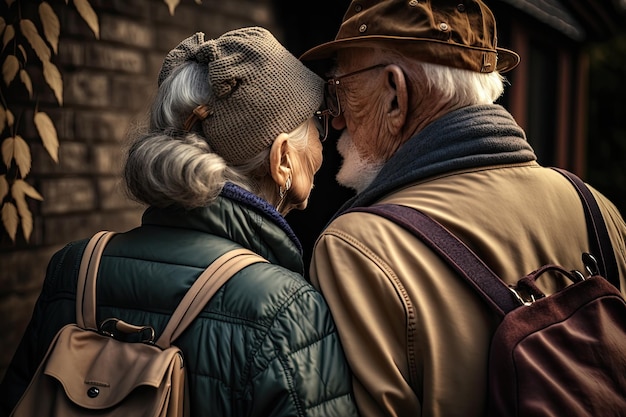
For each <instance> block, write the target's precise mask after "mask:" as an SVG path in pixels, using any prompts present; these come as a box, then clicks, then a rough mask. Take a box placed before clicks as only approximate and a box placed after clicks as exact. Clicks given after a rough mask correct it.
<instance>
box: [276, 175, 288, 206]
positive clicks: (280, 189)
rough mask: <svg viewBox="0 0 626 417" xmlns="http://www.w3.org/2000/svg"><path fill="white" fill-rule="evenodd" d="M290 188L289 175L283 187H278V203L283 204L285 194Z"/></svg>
mask: <svg viewBox="0 0 626 417" xmlns="http://www.w3.org/2000/svg"><path fill="white" fill-rule="evenodd" d="M290 188H291V174H289V176H288V177H287V181H285V185H283V186H280V187H278V195H279V196H280V202H281V203H282V202H283V199H284V198H285V194H287V191H289V189H290Z"/></svg>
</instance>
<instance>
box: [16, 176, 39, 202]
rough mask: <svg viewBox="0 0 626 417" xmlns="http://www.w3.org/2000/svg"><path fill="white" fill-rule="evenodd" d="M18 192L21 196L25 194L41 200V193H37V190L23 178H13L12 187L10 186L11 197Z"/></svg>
mask: <svg viewBox="0 0 626 417" xmlns="http://www.w3.org/2000/svg"><path fill="white" fill-rule="evenodd" d="M18 194H19V195H21V196H25V195H26V196H28V197H30V198H34V199H35V200H39V201H43V197H42V196H41V194H39V192H37V190H35V188H33V186H32V185H30V184H29V183H27V182H26V181H24V180H15V182H14V183H13V187H12V188H11V195H12V196H13V198H15V197H16V195H18Z"/></svg>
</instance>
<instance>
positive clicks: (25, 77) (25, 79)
mask: <svg viewBox="0 0 626 417" xmlns="http://www.w3.org/2000/svg"><path fill="white" fill-rule="evenodd" d="M20 80H22V83H24V87H26V90H27V91H28V97H30V98H33V83H32V82H31V81H30V76H29V75H28V73H27V72H26V70H23V69H21V70H20Z"/></svg>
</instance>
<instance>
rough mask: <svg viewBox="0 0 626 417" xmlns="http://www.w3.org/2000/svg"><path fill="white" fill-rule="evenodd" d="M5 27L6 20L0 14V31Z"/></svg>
mask: <svg viewBox="0 0 626 417" xmlns="http://www.w3.org/2000/svg"><path fill="white" fill-rule="evenodd" d="M6 27H7V22H6V21H5V20H4V17H2V16H0V33H2V32H4V29H5V28H6Z"/></svg>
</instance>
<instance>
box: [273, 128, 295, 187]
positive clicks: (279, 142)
mask: <svg viewBox="0 0 626 417" xmlns="http://www.w3.org/2000/svg"><path fill="white" fill-rule="evenodd" d="M288 139H289V136H288V135H287V134H286V133H281V134H280V135H278V136H277V137H276V140H274V143H272V147H271V148H270V174H271V175H272V179H273V180H274V182H275V183H276V184H278V186H279V187H282V186H284V185H285V183H286V182H287V178H289V176H291V169H292V167H291V161H290V159H289V144H288V143H287V140H288Z"/></svg>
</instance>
